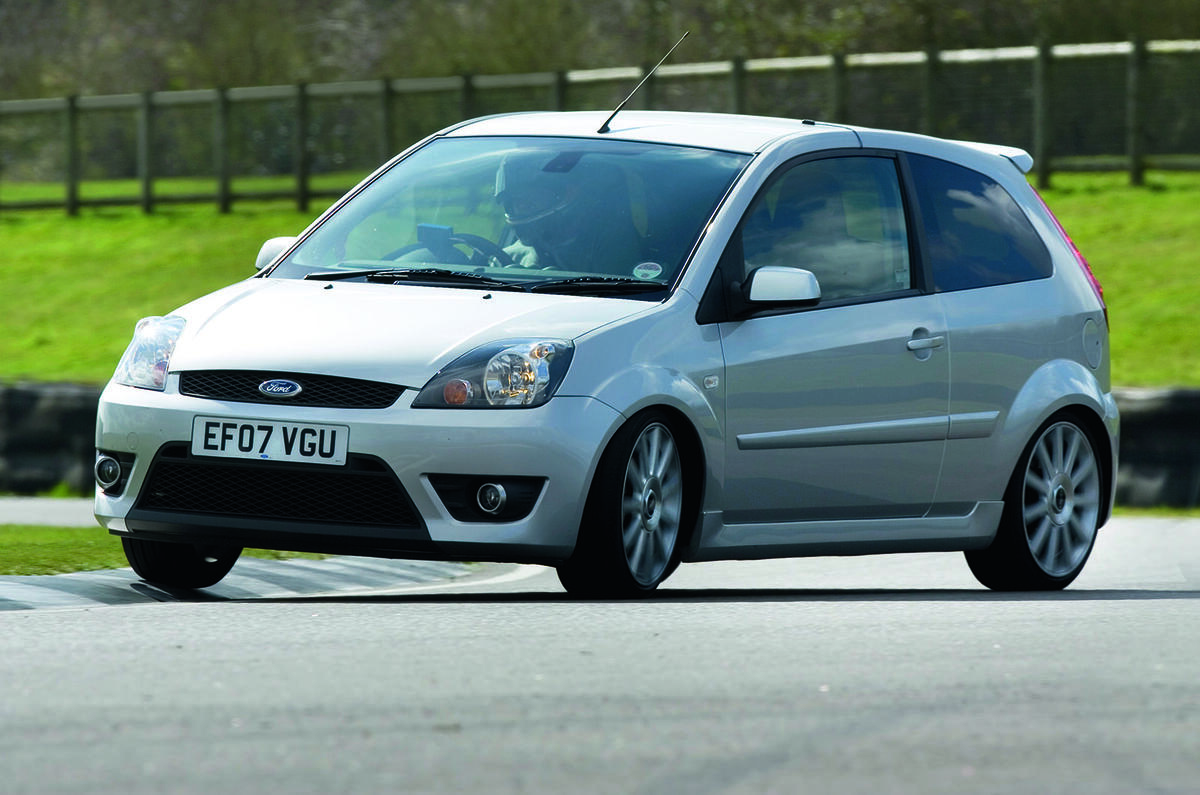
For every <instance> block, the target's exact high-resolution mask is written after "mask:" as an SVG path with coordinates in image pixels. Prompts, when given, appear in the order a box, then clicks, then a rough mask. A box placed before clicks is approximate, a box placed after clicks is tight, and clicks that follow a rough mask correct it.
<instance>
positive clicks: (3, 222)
mask: <svg viewBox="0 0 1200 795" xmlns="http://www.w3.org/2000/svg"><path fill="white" fill-rule="evenodd" d="M337 179H340V180H341V184H347V183H349V182H352V181H353V177H352V176H341V177H338V178H337ZM200 182H201V183H203V182H204V181H203V180H201V181H200ZM1148 182H1149V187H1145V188H1131V187H1129V186H1128V185H1127V184H1126V183H1127V177H1126V176H1125V175H1124V174H1058V175H1055V177H1054V187H1053V189H1051V190H1047V191H1045V192H1044V196H1045V198H1046V201H1047V202H1048V203H1049V204H1050V206H1051V207H1052V208H1053V209H1054V211H1055V213H1056V214H1057V215H1058V216H1059V218H1060V220H1062V222H1063V224H1064V226H1066V228H1067V229H1068V230H1069V231H1070V232H1071V234H1072V236H1073V237H1074V238H1075V242H1076V243H1077V244H1078V245H1079V247H1080V249H1081V250H1082V251H1083V253H1084V254H1085V256H1087V258H1088V260H1089V261H1090V262H1091V264H1092V267H1093V269H1094V270H1095V271H1096V274H1097V276H1098V277H1099V278H1100V281H1101V282H1102V283H1103V284H1104V287H1105V296H1106V298H1107V300H1108V303H1109V314H1110V318H1111V322H1112V360H1113V383H1114V384H1117V385H1120V386H1168V385H1175V386H1200V346H1197V345H1195V344H1194V342H1195V339H1196V330H1197V322H1196V318H1197V317H1198V316H1200V275H1197V270H1196V268H1195V265H1194V259H1195V252H1196V251H1197V250H1200V174H1194V173H1175V172H1171V173H1167V172H1162V173H1159V172H1152V173H1151V174H1150V176H1149V178H1148ZM286 184H287V180H286V179H284V180H280V179H275V180H273V181H272V180H262V181H260V182H257V183H255V185H256V187H260V188H268V187H272V186H274V187H280V186H286ZM37 187H38V186H14V185H12V184H11V183H6V184H5V185H4V186H3V191H4V192H3V197H4V199H5V200H6V201H16V200H19V199H21V198H24V197H23V196H22V192H29V191H34V190H35V189H37ZM196 189H200V188H197V186H196V185H192V184H190V183H188V182H186V181H180V182H179V184H178V185H174V184H171V185H167V186H165V187H164V188H163V189H162V192H163V193H167V192H171V191H176V190H178V191H185V192H186V191H188V190H196ZM122 191H124V194H123V195H134V193H135V192H136V185H134V184H133V183H131V182H129V181H124V182H113V183H87V184H86V190H85V195H116V194H121V192H122ZM322 207H323V205H322ZM322 207H318V206H315V205H314V207H313V209H312V212H310V213H300V212H298V211H297V210H296V209H295V207H294V205H293V204H291V203H287V202H244V203H239V204H238V205H236V206H235V209H234V212H233V213H231V214H228V215H222V214H220V213H218V212H217V210H216V209H215V207H212V206H207V205H188V206H183V205H164V206H161V207H160V208H158V209H157V210H156V212H155V213H154V214H152V215H148V216H147V215H143V214H142V213H141V212H140V211H138V210H137V209H135V208H110V209H90V210H89V209H85V210H83V211H82V212H81V214H80V216H79V217H77V218H68V217H66V215H65V213H63V212H62V211H59V210H54V211H51V210H45V211H27V212H19V213H18V212H4V213H0V257H2V259H0V317H3V318H5V334H3V335H0V380H4V381H14V380H34V381H74V382H81V383H94V384H101V383H103V382H105V381H107V380H108V377H109V375H111V373H112V369H113V367H114V366H115V364H116V362H117V359H118V358H120V355H121V352H122V351H123V350H124V348H125V344H126V343H127V342H128V340H129V337H130V334H131V333H132V330H133V325H134V323H135V322H136V321H137V319H138V318H140V317H144V316H146V315H155V314H163V313H167V312H170V311H171V310H173V309H174V308H176V307H177V306H179V305H180V304H183V303H185V302H186V301H188V300H190V299H192V298H195V297H198V296H200V295H203V294H204V293H207V292H210V291H212V290H214V289H216V288H218V287H222V286H224V285H227V284H230V283H232V282H234V281H237V280H239V279H244V278H247V277H249V276H250V275H251V274H253V272H254V271H253V263H254V257H255V255H256V254H257V253H258V247H259V246H260V245H261V243H262V242H263V241H264V240H265V239H267V238H268V237H274V236H277V235H287V234H295V233H297V232H299V231H300V230H301V229H303V228H304V227H305V226H307V225H308V223H309V221H311V220H312V218H313V217H315V216H316V214H317V213H318V212H319V210H320V209H322Z"/></svg>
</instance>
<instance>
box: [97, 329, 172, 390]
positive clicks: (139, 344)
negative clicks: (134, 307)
mask: <svg viewBox="0 0 1200 795" xmlns="http://www.w3.org/2000/svg"><path fill="white" fill-rule="evenodd" d="M183 324H184V320H183V318H181V317H175V316H171V317H144V318H142V319H141V320H139V321H138V324H137V327H136V328H135V329H134V331H133V341H132V342H130V343H129V347H128V348H126V349H125V353H124V355H122V356H121V361H120V363H119V364H117V371H116V372H115V373H113V380H114V381H116V382H117V383H118V384H123V385H125V386H136V387H140V388H142V389H157V390H159V391H162V390H163V388H164V387H165V386H166V383H167V370H168V368H169V367H170V365H171V354H172V353H174V351H175V343H176V342H178V341H179V335H180V333H182V332H183Z"/></svg>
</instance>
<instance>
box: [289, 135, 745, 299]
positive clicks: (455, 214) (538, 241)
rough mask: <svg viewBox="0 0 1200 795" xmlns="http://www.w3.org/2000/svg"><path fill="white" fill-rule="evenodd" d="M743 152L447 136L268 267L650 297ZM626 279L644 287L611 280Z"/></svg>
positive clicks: (685, 252)
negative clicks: (620, 285)
mask: <svg viewBox="0 0 1200 795" xmlns="http://www.w3.org/2000/svg"><path fill="white" fill-rule="evenodd" d="M748 160H749V157H748V156H746V155H741V154H733V153H729V152H721V151H714V150H708V149H695V148H688V147H681V146H667V145H656V144H644V143H632V142H628V141H608V140H586V139H575V138H538V137H528V138H526V137H521V138H496V137H487V138H482V137H481V138H441V139H437V140H434V141H432V142H431V143H429V144H427V145H426V146H424V147H422V148H421V149H419V150H417V151H416V152H414V153H412V154H411V155H409V156H408V157H406V158H405V159H404V160H402V161H400V162H399V163H397V164H396V165H395V166H393V167H392V168H391V169H389V170H388V171H387V172H385V173H384V174H382V175H380V176H379V177H378V178H377V179H375V180H374V181H373V182H372V183H371V184H370V185H368V186H367V187H366V188H364V189H363V190H362V191H361V192H359V193H358V194H357V195H356V196H354V197H353V198H352V199H350V200H349V201H348V202H346V204H345V205H343V206H342V207H341V208H340V209H338V211H337V212H336V213H334V214H332V215H331V216H330V217H329V218H328V219H326V221H325V222H324V223H323V224H322V225H321V226H320V227H319V228H318V229H317V230H315V231H314V232H313V233H312V234H311V235H310V236H309V237H308V238H307V239H306V240H305V241H304V242H303V243H301V244H300V246H298V247H297V248H296V250H295V251H294V252H292V254H291V255H290V256H288V257H287V258H286V259H285V260H283V261H282V262H281V263H280V264H279V265H278V266H277V267H276V268H274V269H273V270H272V271H271V272H270V274H269V275H270V276H271V277H272V278H291V279H304V278H308V279H337V280H365V281H371V282H376V283H393V282H395V283H399V282H404V283H408V284H412V283H421V282H422V279H421V276H422V273H421V271H423V270H424V269H429V271H430V272H429V277H430V280H429V281H430V282H431V283H432V282H436V283H437V284H438V285H442V286H447V285H448V286H458V287H468V288H469V287H474V288H477V289H487V288H488V286H489V284H491V285H495V283H496V282H497V281H502V282H505V283H511V284H513V285H517V286H519V287H522V288H527V289H534V288H537V289H538V290H539V291H542V292H554V291H556V289H557V288H556V285H561V286H562V291H564V292H572V293H575V294H579V293H587V292H589V289H590V288H592V287H594V294H596V295H605V296H612V295H621V296H626V297H633V298H651V299H653V298H655V297H661V295H662V291H663V290H667V289H670V287H671V286H672V285H673V284H674V281H675V278H676V277H677V276H678V275H679V272H680V271H681V269H682V268H683V266H684V264H685V263H686V261H687V259H688V256H689V255H690V253H691V251H692V249H693V248H694V246H695V244H696V241H697V240H698V238H699V236H700V233H701V232H702V231H703V229H704V227H705V225H706V223H707V222H708V220H709V218H710V217H711V216H712V214H713V212H714V210H715V209H716V207H717V205H718V203H719V202H720V201H721V199H722V197H723V196H724V195H725V193H726V191H727V190H728V189H729V186H730V185H731V184H732V182H733V180H734V179H735V178H736V177H737V175H738V174H739V173H740V171H741V169H742V168H743V167H744V166H745V165H746V163H747V162H748ZM400 271H403V272H404V273H405V275H404V276H403V278H396V279H392V278H391V275H392V274H396V273H398V272H400ZM435 272H436V276H435ZM448 272H450V273H448ZM453 274H470V276H467V277H465V278H461V279H458V278H453ZM471 276H483V277H486V278H484V279H476V278H471ZM598 277H599V278H598ZM628 282H646V283H648V284H646V285H645V286H644V288H641V289H639V288H637V285H636V284H635V285H632V287H626V288H623V289H614V286H613V285H614V284H618V283H628ZM655 286H657V287H658V289H657V290H656V289H655ZM656 293H657V296H656Z"/></svg>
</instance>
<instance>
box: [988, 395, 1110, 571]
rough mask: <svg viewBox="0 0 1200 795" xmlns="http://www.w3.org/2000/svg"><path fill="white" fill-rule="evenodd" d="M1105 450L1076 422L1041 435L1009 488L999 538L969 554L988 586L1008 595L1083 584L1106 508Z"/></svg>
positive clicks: (1057, 422) (1059, 422) (1053, 425)
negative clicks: (1082, 574)
mask: <svg viewBox="0 0 1200 795" xmlns="http://www.w3.org/2000/svg"><path fill="white" fill-rule="evenodd" d="M1097 450H1098V447H1097V445H1096V442H1095V439H1094V438H1093V437H1092V435H1091V433H1090V432H1089V431H1088V429H1087V428H1086V427H1085V426H1084V425H1082V424H1080V423H1078V422H1076V421H1075V419H1074V418H1073V417H1071V416H1069V415H1060V416H1057V417H1055V418H1052V419H1051V420H1050V421H1049V422H1047V423H1046V424H1045V425H1043V426H1042V427H1041V428H1040V429H1039V431H1038V433H1037V435H1036V436H1034V438H1033V441H1032V442H1030V444H1029V445H1028V446H1027V447H1026V448H1025V451H1024V453H1023V454H1022V456H1021V459H1020V462H1019V464H1018V466H1017V470H1016V472H1015V473H1014V475H1013V478H1012V481H1011V482H1010V484H1009V487H1008V492H1007V493H1006V495H1005V501H1004V515H1003V517H1002V519H1001V521H1000V527H999V529H998V530H997V531H996V538H995V539H994V540H993V542H992V544H991V546H989V547H988V548H987V549H982V550H977V551H972V552H967V553H966V557H967V564H968V565H969V566H970V567H971V571H972V573H973V574H974V575H975V577H976V578H977V579H978V580H979V581H980V582H981V583H983V584H984V585H986V586H987V587H989V588H992V589H995V590H1001V591H1016V590H1056V589H1059V588H1065V587H1066V586H1067V585H1068V584H1070V583H1071V581H1072V580H1074V579H1075V578H1076V577H1077V576H1079V572H1080V571H1082V570H1083V565H1084V564H1085V563H1086V562H1087V559H1088V556H1089V555H1090V554H1091V551H1092V546H1093V545H1094V544H1095V541H1096V531H1097V529H1098V528H1099V526H1100V517H1101V516H1102V513H1103V507H1104V505H1103V500H1104V497H1103V495H1104V493H1105V492H1104V477H1105V473H1104V471H1103V468H1102V466H1101V462H1100V457H1099V455H1098V453H1097Z"/></svg>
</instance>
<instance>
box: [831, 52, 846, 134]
mask: <svg viewBox="0 0 1200 795" xmlns="http://www.w3.org/2000/svg"><path fill="white" fill-rule="evenodd" d="M848 85H849V82H848V80H847V78H846V53H845V52H843V51H841V50H838V51H836V52H834V53H833V64H832V65H831V66H830V68H829V111H828V112H829V120H830V121H832V122H837V123H839V124H846V123H847V122H848V121H849V119H848V118H847V116H848V115H849V113H848V110H847V108H848V107H849V99H850V97H849V92H848V91H847V90H846V87H847V86H848Z"/></svg>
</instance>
